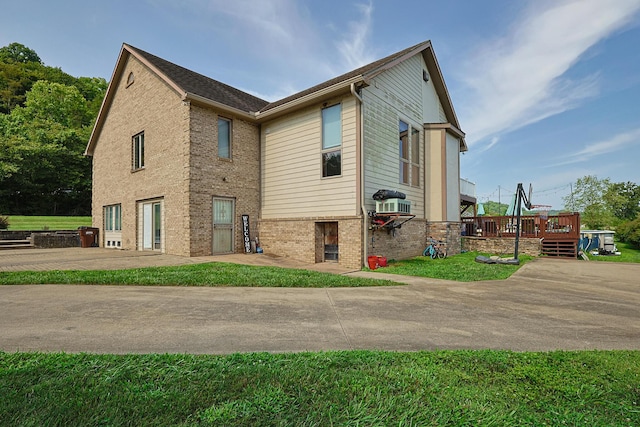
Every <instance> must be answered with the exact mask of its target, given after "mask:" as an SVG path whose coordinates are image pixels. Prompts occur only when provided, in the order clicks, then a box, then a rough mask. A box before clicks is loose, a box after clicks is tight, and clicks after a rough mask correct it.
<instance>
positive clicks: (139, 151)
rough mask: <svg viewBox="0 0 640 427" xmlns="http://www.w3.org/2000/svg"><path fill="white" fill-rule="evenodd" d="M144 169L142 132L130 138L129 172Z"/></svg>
mask: <svg viewBox="0 0 640 427" xmlns="http://www.w3.org/2000/svg"><path fill="white" fill-rule="evenodd" d="M142 169H144V131H142V132H139V133H137V134H135V135H133V136H132V137H131V170H132V171H133V172H135V171H139V170H142Z"/></svg>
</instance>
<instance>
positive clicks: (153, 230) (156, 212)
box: [142, 202, 162, 251]
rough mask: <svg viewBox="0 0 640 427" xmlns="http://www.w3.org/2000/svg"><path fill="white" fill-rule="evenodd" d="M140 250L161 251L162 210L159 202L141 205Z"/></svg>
mask: <svg viewBox="0 0 640 427" xmlns="http://www.w3.org/2000/svg"><path fill="white" fill-rule="evenodd" d="M142 249H144V250H154V251H159V250H161V249H162V208H161V205H160V202H153V203H145V204H143V205H142Z"/></svg>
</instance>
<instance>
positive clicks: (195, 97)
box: [182, 92, 256, 122]
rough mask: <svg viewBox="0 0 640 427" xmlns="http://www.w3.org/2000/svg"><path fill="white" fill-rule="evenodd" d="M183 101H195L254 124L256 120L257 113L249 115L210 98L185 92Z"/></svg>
mask: <svg viewBox="0 0 640 427" xmlns="http://www.w3.org/2000/svg"><path fill="white" fill-rule="evenodd" d="M182 100H183V101H195V102H198V103H200V104H205V105H208V106H211V107H215V108H217V109H219V110H222V111H226V112H227V113H230V114H233V115H235V116H239V117H242V118H244V119H247V120H250V121H252V122H254V121H255V120H256V113H247V112H246V111H242V110H239V109H237V108H233V107H230V106H228V105H225V104H222V103H220V102H217V101H213V100H211V99H209V98H205V97H204V96H200V95H196V94H195V93H191V92H185V93H184V94H183V95H182Z"/></svg>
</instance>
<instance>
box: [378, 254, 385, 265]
mask: <svg viewBox="0 0 640 427" xmlns="http://www.w3.org/2000/svg"><path fill="white" fill-rule="evenodd" d="M386 266H387V257H383V256H379V257H378V267H386Z"/></svg>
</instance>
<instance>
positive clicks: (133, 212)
mask: <svg viewBox="0 0 640 427" xmlns="http://www.w3.org/2000/svg"><path fill="white" fill-rule="evenodd" d="M129 73H133V74H134V77H135V81H134V83H133V84H131V85H129V86H127V78H128V76H129ZM111 84H112V87H111V90H115V94H114V97H113V100H112V104H111V107H110V108H109V111H108V115H107V117H106V119H105V122H104V125H103V127H102V131H101V133H100V135H99V137H98V141H97V143H96V145H95V150H94V156H93V198H92V217H93V218H92V223H93V226H94V227H97V228H100V230H101V233H100V236H104V235H105V234H104V223H103V208H104V206H107V205H113V204H121V205H122V247H123V249H134V250H135V249H137V242H138V240H139V236H138V232H137V230H138V227H137V224H138V217H137V211H138V210H137V204H138V202H140V201H142V200H150V199H162V200H163V207H164V212H163V215H164V218H163V229H164V234H163V236H164V238H165V242H164V245H165V252H166V253H169V254H175V255H189V239H188V231H189V229H188V217H187V213H186V211H185V206H187V204H188V169H187V167H186V165H187V160H186V159H187V155H188V153H189V127H188V123H189V106H188V105H187V104H184V103H183V102H182V101H181V96H180V94H178V93H176V92H175V91H174V90H173V89H172V88H170V87H169V86H168V85H166V84H165V83H164V82H163V81H162V80H160V79H159V78H158V77H157V76H156V75H155V74H153V73H152V72H151V71H150V70H149V69H148V68H147V67H146V66H145V65H143V64H142V63H140V62H139V61H138V60H137V59H135V58H133V57H129V59H128V60H127V63H126V64H125V67H124V71H123V73H122V79H121V80H120V81H114V82H112V83H111ZM143 131H144V133H145V142H144V144H145V145H144V149H145V167H144V169H141V170H138V171H133V170H132V137H133V136H134V135H136V134H138V133H140V132H143ZM101 240H102V239H101ZM100 244H101V245H102V244H103V242H102V241H101V242H100Z"/></svg>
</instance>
